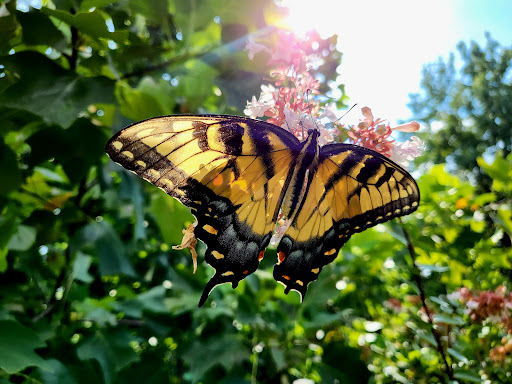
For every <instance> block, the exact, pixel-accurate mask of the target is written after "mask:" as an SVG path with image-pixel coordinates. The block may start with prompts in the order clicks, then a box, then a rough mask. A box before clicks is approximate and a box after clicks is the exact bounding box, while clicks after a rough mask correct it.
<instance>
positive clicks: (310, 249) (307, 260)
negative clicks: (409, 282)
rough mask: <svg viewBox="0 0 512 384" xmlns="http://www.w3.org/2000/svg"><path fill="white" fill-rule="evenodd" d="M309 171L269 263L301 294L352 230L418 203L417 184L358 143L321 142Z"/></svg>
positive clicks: (277, 275) (277, 276)
mask: <svg viewBox="0 0 512 384" xmlns="http://www.w3.org/2000/svg"><path fill="white" fill-rule="evenodd" d="M313 173H314V176H312V177H311V179H310V182H308V184H307V188H306V191H305V193H304V198H303V200H302V203H301V206H300V207H299V209H298V210H297V212H298V213H297V215H296V216H295V217H294V219H293V222H292V223H291V225H290V227H289V228H288V230H287V232H286V234H285V235H284V237H283V238H282V240H281V242H280V244H279V246H278V249H277V251H278V258H279V261H278V264H276V265H275V267H274V278H275V279H276V280H277V281H279V282H281V283H282V284H284V285H285V287H286V288H285V291H286V292H288V291H289V290H296V291H297V292H299V293H300V295H301V297H302V298H303V297H304V295H305V294H306V291H307V286H308V284H309V283H310V282H311V281H313V280H316V279H317V278H318V274H319V273H320V271H321V270H322V268H323V267H324V266H325V265H327V264H329V263H330V262H332V261H333V260H334V259H335V258H336V256H337V255H338V252H339V249H340V248H341V246H343V244H345V243H346V242H347V241H348V239H349V238H350V236H351V235H352V234H353V233H356V232H362V231H364V230H365V229H367V228H369V227H372V226H374V225H376V224H378V223H382V222H385V221H388V220H390V219H392V218H394V217H398V216H403V215H407V214H409V213H411V212H413V211H415V210H416V208H417V206H418V204H419V189H418V186H417V184H416V182H415V181H414V179H413V178H412V177H411V176H410V175H409V174H408V173H407V172H406V171H405V170H403V169H402V168H401V167H400V166H398V165H396V164H395V163H394V162H392V161H391V160H389V159H388V158H386V157H384V156H382V155H381V154H379V153H377V152H374V151H372V150H369V149H366V148H363V147H360V146H355V145H350V144H331V145H326V146H324V147H322V148H321V152H320V155H319V163H318V167H317V168H316V170H314V172H313Z"/></svg>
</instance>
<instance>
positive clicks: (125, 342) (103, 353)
mask: <svg viewBox="0 0 512 384" xmlns="http://www.w3.org/2000/svg"><path fill="white" fill-rule="evenodd" d="M133 340H134V338H133V336H131V335H130V334H129V333H128V332H127V331H125V330H114V331H112V332H104V333H100V332H97V333H96V334H95V335H94V336H92V337H89V338H87V339H85V341H84V342H83V343H82V344H80V346H79V347H78V349H77V356H78V358H79V359H80V360H89V359H94V360H96V361H97V362H98V363H99V365H100V367H101V369H102V373H103V379H104V380H105V384H110V383H112V382H113V381H114V379H115V377H116V373H117V372H119V371H120V370H121V369H123V368H124V367H126V366H128V365H129V364H131V363H133V362H136V361H138V360H139V357H138V356H137V354H136V353H135V352H134V351H133V349H132V348H131V347H130V342H131V341H133Z"/></svg>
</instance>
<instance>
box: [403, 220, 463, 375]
mask: <svg viewBox="0 0 512 384" xmlns="http://www.w3.org/2000/svg"><path fill="white" fill-rule="evenodd" d="M399 220H400V219H399ZM400 223H401V224H402V231H403V234H404V237H405V240H406V241H407V248H408V249H409V254H410V255H411V259H412V265H413V268H412V275H413V277H414V281H415V282H416V285H417V286H418V290H419V291H420V298H421V304H422V306H423V309H424V310H425V313H426V315H427V318H428V322H429V323H430V332H431V333H432V336H434V339H435V340H436V346H437V350H438V351H439V354H440V355H441V358H442V359H443V362H444V365H445V367H446V374H447V375H448V378H449V379H450V380H453V379H454V377H453V369H452V367H451V365H450V364H448V360H447V359H446V353H445V351H444V348H443V345H442V344H441V335H440V334H439V332H438V330H437V329H436V327H435V325H434V320H433V316H432V315H431V312H430V310H429V309H428V306H427V299H426V295H425V289H424V287H423V281H422V279H421V274H420V269H419V268H418V265H417V264H416V251H415V250H414V245H413V244H412V241H411V236H410V235H409V232H407V230H406V229H405V227H404V225H403V223H402V221H401V220H400Z"/></svg>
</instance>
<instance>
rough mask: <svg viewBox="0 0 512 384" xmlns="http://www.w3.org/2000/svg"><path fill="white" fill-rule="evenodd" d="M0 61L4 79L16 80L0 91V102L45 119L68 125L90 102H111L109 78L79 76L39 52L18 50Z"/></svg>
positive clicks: (112, 88)
mask: <svg viewBox="0 0 512 384" xmlns="http://www.w3.org/2000/svg"><path fill="white" fill-rule="evenodd" d="M0 62H2V64H3V65H4V66H5V69H6V70H8V72H7V73H8V75H7V76H6V79H7V80H11V81H12V80H13V79H14V80H15V81H16V82H15V83H14V84H13V85H11V86H10V87H8V88H7V89H6V90H5V91H4V92H3V93H1V94H0V106H7V107H11V108H17V109H22V110H27V111H29V112H31V113H33V114H35V115H38V116H41V117H42V118H43V119H44V120H45V121H46V122H47V123H50V124H51V123H56V124H59V125H61V126H62V127H64V128H67V127H69V126H70V125H71V123H73V121H75V120H76V119H77V117H78V114H79V113H80V112H82V111H85V110H86V109H87V107H88V106H89V105H91V104H97V103H105V104H111V103H113V102H114V99H113V90H114V82H113V81H112V80H109V79H107V78H106V77H88V78H86V77H82V76H78V75H77V74H75V73H74V72H72V71H68V70H65V69H64V68H62V67H60V66H58V65H57V64H55V63H54V62H53V61H52V60H50V59H48V58H47V57H45V56H44V55H41V54H39V53H36V52H30V51H26V52H19V53H16V54H14V55H9V56H4V57H0ZM34 68H37V71H34ZM11 78H13V79H11ZM18 79H19V80H18ZM2 81H5V79H3V80H2Z"/></svg>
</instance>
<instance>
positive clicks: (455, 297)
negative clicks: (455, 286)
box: [446, 291, 460, 302]
mask: <svg viewBox="0 0 512 384" xmlns="http://www.w3.org/2000/svg"><path fill="white" fill-rule="evenodd" d="M446 298H447V299H448V300H450V301H454V302H456V301H459V299H460V291H455V292H452V293H449V294H447V295H446Z"/></svg>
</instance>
